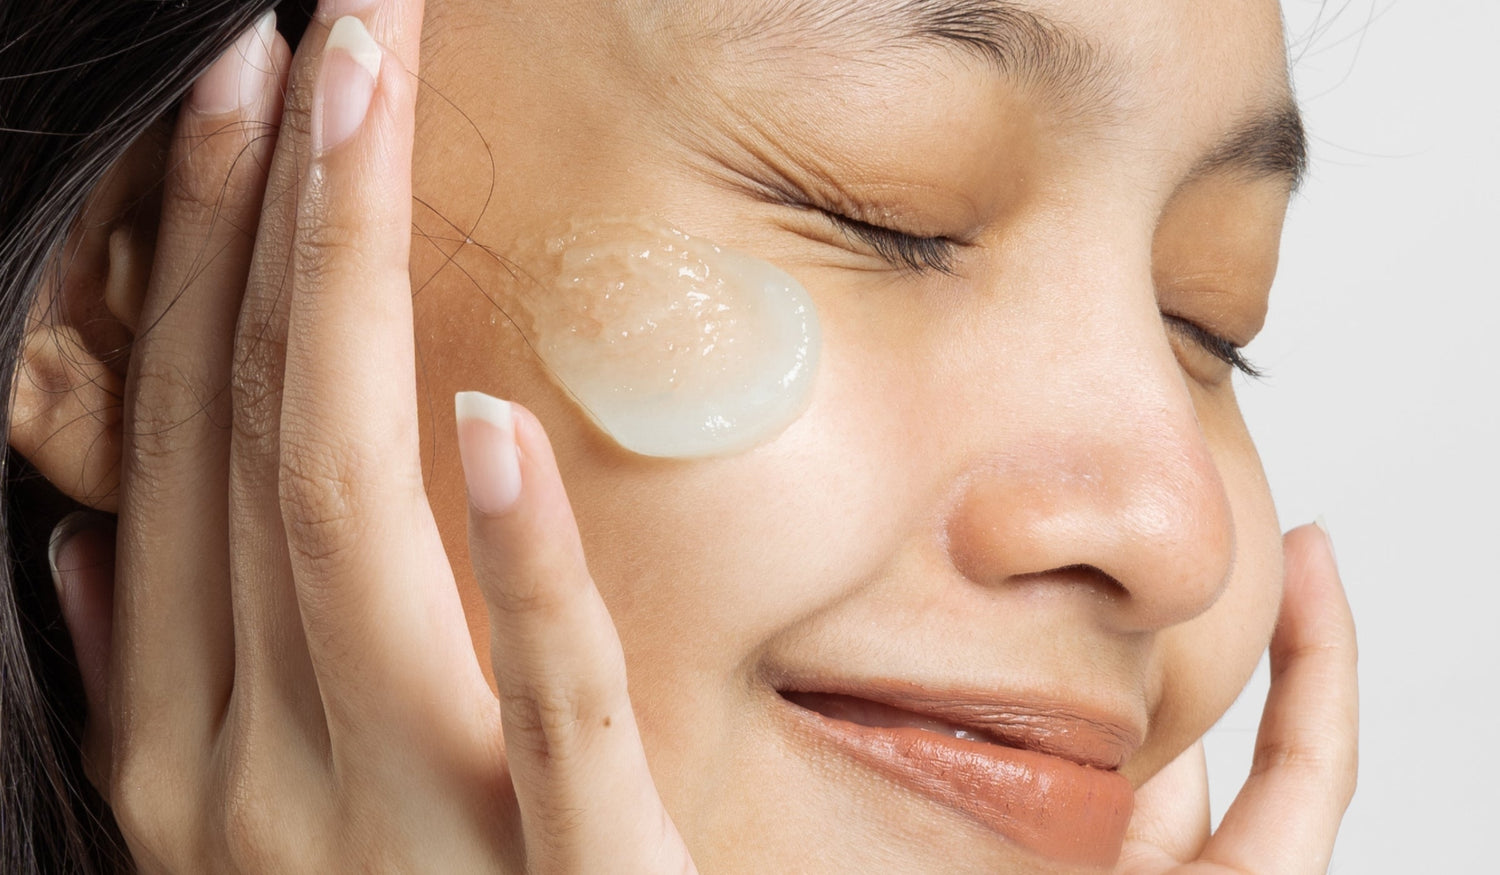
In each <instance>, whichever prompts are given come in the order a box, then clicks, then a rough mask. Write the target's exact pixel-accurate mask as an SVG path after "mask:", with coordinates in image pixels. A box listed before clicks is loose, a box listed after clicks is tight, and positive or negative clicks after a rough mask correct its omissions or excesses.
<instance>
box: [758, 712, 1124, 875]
mask: <svg viewBox="0 0 1500 875" xmlns="http://www.w3.org/2000/svg"><path fill="white" fill-rule="evenodd" d="M781 695H782V698H784V699H785V700H786V701H787V702H788V703H790V704H791V705H793V706H794V708H793V713H794V714H796V715H797V716H798V717H799V719H801V721H802V722H803V724H804V725H805V727H806V728H807V729H808V730H810V731H811V732H812V733H813V734H814V735H815V736H818V737H820V738H821V740H822V741H824V742H828V743H832V745H833V746H834V747H835V748H836V749H837V750H838V751H839V752H840V753H841V754H843V755H845V756H848V757H850V758H852V759H854V760H855V761H857V762H859V763H861V764H862V765H864V766H865V767H867V768H869V769H871V770H873V771H875V772H877V773H879V774H881V775H882V776H884V777H885V778H887V779H889V780H893V781H895V782H896V783H898V784H900V785H902V786H904V787H906V788H908V789H910V790H912V791H914V792H916V793H917V794H919V795H922V796H925V797H926V798H928V799H930V800H932V801H934V802H937V803H939V804H941V805H943V806H945V807H947V808H950V809H953V810H955V811H958V812H960V813H962V814H964V815H966V816H967V817H969V818H970V819H972V820H974V821H976V822H978V823H979V824H981V825H982V826H985V827H987V828H989V829H991V830H993V831H994V832H996V833H998V834H1000V835H1001V836H1003V837H1005V838H1006V839H1007V840H1009V841H1011V842H1014V843H1015V844H1016V845H1018V846H1020V847H1023V848H1025V849H1027V850H1029V851H1031V852H1033V853H1036V854H1039V855H1041V856H1043V857H1046V858H1049V859H1051V860H1054V861H1057V862H1061V863H1068V864H1074V865H1089V866H1109V865H1112V864H1113V863H1114V862H1115V860H1116V859H1117V858H1118V857H1119V853H1120V848H1121V846H1122V844H1123V843H1124V840H1125V829H1126V826H1127V825H1128V824H1129V821H1130V814H1131V810H1132V808H1133V806H1134V799H1135V793H1134V790H1133V789H1132V788H1131V785H1130V782H1129V781H1128V780H1126V779H1125V778H1124V777H1123V776H1122V775H1120V773H1119V772H1118V771H1116V768H1117V767H1118V766H1119V765H1120V764H1121V763H1122V762H1123V761H1124V760H1125V758H1126V757H1127V756H1128V755H1129V753H1130V752H1131V751H1132V750H1133V749H1134V747H1135V746H1136V745H1135V743H1134V741H1133V740H1132V735H1131V733H1130V732H1129V731H1128V730H1125V729H1123V728H1122V727H1119V726H1117V725H1114V724H1112V723H1108V722H1104V721H1095V720H1089V719H1084V718H1080V717H1075V716H1072V715H1066V714H1061V713H1058V712H1057V711H1055V710H1050V709H1038V708H1030V707H1018V706H1008V707H997V706H994V705H985V704H981V703H977V702H964V701H951V700H950V701H946V702H939V701H934V700H931V699H928V698H927V697H925V696H923V697H921V701H897V702H891V701H889V699H891V698H899V697H895V696H891V697H887V699H888V701H883V702H882V701H875V700H873V699H867V698H863V697H860V696H855V695H846V694H842V693H823V692H793V691H783V692H782V694H781ZM904 706H905V707H904Z"/></svg>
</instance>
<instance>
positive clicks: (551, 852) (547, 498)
mask: <svg viewBox="0 0 1500 875" xmlns="http://www.w3.org/2000/svg"><path fill="white" fill-rule="evenodd" d="M456 406H457V414H458V432H459V452H460V456H461V458H462V461H463V467H464V476H465V479H466V480H467V482H468V489H469V505H470V514H469V552H470V556H471V559H472V562H473V565H474V571H475V574H476V576H477V578H478V580H479V582H480V586H481V588H483V590H484V593H485V597H486V600H487V603H488V606H489V614H490V629H491V634H492V642H491V654H492V659H493V661H494V669H495V680H496V683H497V685H498V688H499V692H500V710H501V722H502V725H503V727H504V733H505V751H506V757H507V760H508V762H509V765H510V769H511V778H512V781H513V782H514V784H515V788H516V795H517V797H518V799H519V801H520V804H521V823H522V828H523V830H524V833H525V837H526V841H525V846H526V855H527V859H528V864H529V865H528V871H533V872H642V873H645V872H651V873H660V872H687V871H692V869H693V867H692V862H691V860H690V858H689V856H688V852H687V849H686V847H685V846H684V845H683V843H682V839H681V838H680V836H679V835H678V833H677V830H676V827H674V826H673V824H672V821H671V819H670V818H669V817H668V816H667V813H666V811H665V809H664V808H663V807H662V803H661V799H660V797H659V796H658V794H657V791H656V785H655V783H654V782H653V781H652V779H651V773H650V770H649V768H648V767H647V763H646V754H645V750H644V748H643V747H642V745H641V737H640V732H639V730H638V729H637V726H636V722H635V715H634V712H633V710H632V709H631V705H630V697H629V694H628V690H627V686H626V680H625V659H624V654H623V652H622V650H621V647H620V639H619V636H618V635H617V634H616V632H615V628H614V624H613V622H611V620H610V617H609V612H608V610H607V609H606V608H605V605H604V601H603V599H601V598H600V596H599V592H598V590H597V588H595V586H594V583H593V580H592V579H591V578H590V577H589V573H588V568H587V567H586V566H585V563H584V558H583V548H582V545H581V543H580V541H579V536H578V527H577V524H576V523H575V521H574V519H573V512H572V509H571V507H570V506H569V504H568V499H567V496H566V494H564V492H563V486H562V481H561V479H560V477H559V475H558V473H557V466H556V461H555V460H554V458H553V456H552V449H551V447H550V445H549V444H548V442H547V437H546V435H545V433H544V432H543V430H542V427H541V424H540V423H538V422H537V421H536V419H535V417H533V416H532V415H531V414H530V413H528V412H526V411H525V410H523V409H521V408H520V407H517V406H515V405H512V404H508V403H506V402H504V401H500V400H498V399H495V398H491V397H490V396H488V395H481V394H478V393H462V394H460V395H459V396H458V399H457V405H456Z"/></svg>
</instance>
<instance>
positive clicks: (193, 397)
mask: <svg viewBox="0 0 1500 875" xmlns="http://www.w3.org/2000/svg"><path fill="white" fill-rule="evenodd" d="M276 39H277V37H276V31H275V18H274V16H272V15H269V14H268V15H267V16H265V17H263V18H261V19H260V20H259V21H258V22H257V24H256V25H255V26H254V27H252V28H251V29H249V30H248V31H247V32H246V33H245V34H243V35H242V36H241V37H240V39H239V40H238V41H237V42H236V43H235V44H234V45H233V46H232V47H231V48H230V49H229V50H228V51H227V52H226V53H225V54H224V55H223V56H222V57H221V58H220V59H219V60H218V61H217V62H216V63H215V64H214V65H213V67H212V68H210V70H209V71H208V72H207V73H206V74H205V75H204V76H203V77H202V79H201V80H200V82H199V83H198V84H197V85H196V86H195V88H194V91H193V93H192V94H191V95H190V97H189V98H188V100H187V101H186V102H185V104H184V106H183V109H182V113H181V116H180V119H179V121H178V129H177V135H176V138H175V140H174V143H173V146H172V155H171V166H170V169H169V171H168V176H167V179H166V185H165V192H164V200H163V206H162V224H161V232H160V235H159V237H158V240H157V248H156V256H155V260H154V267H153V269H152V277H151V281H150V283H149V286H148V289H147V293H146V296H145V299H144V301H143V302H142V312H141V316H140V322H139V325H138V332H137V338H136V341H135V345H134V350H133V354H132V360H131V367H130V373H129V376H128V379H127V384H126V393H125V422H124V429H123V432H124V455H123V466H122V486H123V489H122V495H121V505H120V509H121V517H120V531H119V543H120V553H119V562H120V566H121V570H122V574H121V580H122V582H123V583H122V586H121V588H120V591H119V592H118V593H117V607H118V611H119V614H118V618H117V621H116V624H115V629H116V630H117V633H118V634H117V635H116V636H115V637H116V640H117V645H116V646H117V651H116V653H117V663H118V665H117V668H118V670H119V674H118V677H119V679H120V683H121V685H122V688H121V690H120V695H119V697H118V698H117V699H116V702H117V704H119V705H120V706H121V707H128V708H129V709H130V711H131V713H132V714H133V715H135V716H134V718H133V719H132V721H131V729H130V731H132V732H135V731H137V730H139V731H140V732H141V733H142V735H141V737H150V738H153V739H158V740H160V741H162V742H163V743H168V744H170V743H173V742H181V741H184V740H185V739H182V738H181V737H180V736H174V735H173V734H172V733H170V732H157V731H155V730H156V728H159V727H163V726H169V725H170V726H173V727H175V728H181V727H183V726H185V725H194V726H196V727H198V728H199V729H206V728H207V727H208V726H210V725H212V723H213V720H214V719H215V716H216V714H215V712H216V711H217V710H218V709H219V708H221V707H222V704H223V701H224V698H225V694H226V692H227V689H228V687H229V684H230V683H231V682H232V677H233V662H232V655H233V646H232V637H231V628H232V619H231V614H230V601H229V590H228V579H227V575H226V574H225V572H224V566H225V560H226V552H227V544H226V542H225V534H224V533H225V530H226V527H227V521H226V518H225V517H226V495H225V489H226V483H225V474H224V472H225V467H226V460H227V450H228V430H227V426H228V422H229V416H228V411H229V399H228V395H227V392H226V388H227V386H228V382H229V367H230V350H231V342H232V338H233V328H234V322H235V318H236V313H237V311H238V309H239V303H240V297H241V294H242V292H243V289H244V286H245V279H246V276H247V273H248V265H249V262H250V253H251V250H252V248H253V245H254V228H255V224H256V218H257V215H258V213H259V210H260V203H261V198H262V195H263V193H264V188H265V180H266V171H265V167H266V164H267V162H268V160H269V157H270V154H271V149H272V146H273V144H274V141H275V136H274V133H275V126H276V124H277V122H278V119H279V116H280V109H281V99H280V88H279V78H280V77H279V74H278V72H277V67H276V56H277V49H276V46H277V43H276ZM283 50H284V49H283ZM184 720H186V721H187V723H184Z"/></svg>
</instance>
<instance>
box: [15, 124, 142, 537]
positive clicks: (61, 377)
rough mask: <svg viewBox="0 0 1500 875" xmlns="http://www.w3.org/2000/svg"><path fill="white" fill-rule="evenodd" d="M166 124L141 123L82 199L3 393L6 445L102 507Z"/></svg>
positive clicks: (110, 490) (115, 465)
mask: <svg viewBox="0 0 1500 875" xmlns="http://www.w3.org/2000/svg"><path fill="white" fill-rule="evenodd" d="M170 131H171V121H170V119H164V120H162V121H161V122H158V123H157V124H156V125H155V126H153V127H152V128H151V129H150V130H148V131H147V132H146V133H145V134H144V135H142V136H141V138H140V139H139V140H137V141H136V142H135V144H134V145H132V146H131V147H130V148H129V149H128V150H127V151H126V152H125V153H124V154H123V155H122V156H121V157H120V158H119V160H117V161H116V162H115V164H114V165H113V166H112V167H111V168H110V170H109V171H108V172H107V173H106V174H105V176H104V179H103V180H102V181H101V182H100V183H99V185H98V187H96V188H95V190H94V192H93V193H92V194H91V195H90V196H89V200H88V203H87V204H86V205H85V207H84V211H83V214H82V216H81V217H80V218H79V220H78V221H77V222H76V223H75V225H74V227H73V230H72V232H70V233H69V235H68V239H67V242H66V244H65V245H64V246H63V249H62V251H61V252H59V253H58V254H57V257H56V259H55V261H54V264H55V267H54V269H53V270H52V271H50V272H49V274H48V276H47V279H46V280H44V281H43V286H42V287H41V288H40V289H38V290H37V295H36V297H35V298H34V300H33V302H32V305H31V310H30V313H29V315H28V318H27V327H26V341H25V346H24V348H23V351H22V354H21V362H20V364H19V367H18V369H17V373H16V378H15V384H14V390H13V393H12V400H11V405H12V406H11V419H10V422H11V425H10V445H11V447H12V448H13V449H14V450H15V451H16V452H18V453H20V454H21V455H22V456H24V457H25V458H26V460H27V461H28V462H30V463H31V465H32V466H33V467H34V468H36V469H37V471H39V472H40V473H41V474H42V476H44V477H46V478H47V480H48V481H49V482H50V483H51V484H52V485H53V486H55V487H56V488H57V489H58V490H59V491H61V492H62V493H64V494H65V495H67V496H68V497H70V498H72V499H73V500H75V501H77V502H79V503H81V504H84V505H87V506H89V507H92V508H95V509H97V510H102V511H107V512H110V513H113V512H114V511H115V510H116V506H117V500H118V495H117V493H118V487H119V476H120V447H121V411H122V407H121V399H122V397H123V394H124V386H125V370H126V367H127V365H128V364H129V361H130V346H131V341H132V339H133V337H134V336H135V329H136V319H137V317H138V316H139V315H140V311H141V303H142V301H143V300H144V299H145V295H146V286H147V284H148V283H149V281H150V277H151V264H152V260H153V258H154V256H155V251H156V231H157V226H158V223H159V220H160V215H161V187H160V183H161V180H162V177H163V173H164V169H165V167H166V153H167V149H168V145H169V137H170Z"/></svg>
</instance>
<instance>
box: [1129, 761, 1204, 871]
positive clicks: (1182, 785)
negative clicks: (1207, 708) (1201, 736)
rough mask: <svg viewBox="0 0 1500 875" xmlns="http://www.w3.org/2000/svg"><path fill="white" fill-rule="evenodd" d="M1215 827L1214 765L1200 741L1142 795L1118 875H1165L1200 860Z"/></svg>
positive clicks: (1144, 787)
mask: <svg viewBox="0 0 1500 875" xmlns="http://www.w3.org/2000/svg"><path fill="white" fill-rule="evenodd" d="M1209 826H1210V820H1209V810H1208V763H1207V761H1206V760H1205V759H1204V753H1203V742H1202V740H1199V741H1198V742H1196V743H1194V744H1193V745H1192V746H1190V747H1189V748H1188V749H1187V750H1185V751H1183V752H1182V753H1181V754H1179V755H1178V756H1177V758H1176V759H1174V760H1172V762H1170V763H1168V764H1167V766H1166V768H1164V769H1162V770H1161V771H1160V772H1157V773H1156V774H1155V775H1154V776H1152V778H1151V780H1149V781H1147V782H1146V783H1145V784H1142V785H1141V788H1140V789H1139V790H1137V791H1136V793H1135V811H1134V813H1132V814H1131V818H1130V829H1129V831H1128V832H1127V833H1126V836H1125V847H1124V849H1123V851H1122V852H1121V855H1120V866H1119V868H1118V871H1120V872H1122V873H1133V872H1159V871H1161V870H1162V869H1163V868H1167V867H1169V866H1170V865H1171V864H1176V863H1181V862H1185V861H1187V860H1191V859H1194V858H1195V857H1197V856H1198V854H1199V853H1200V852H1201V851H1202V850H1203V845H1204V843H1205V842H1207V841H1208V833H1209Z"/></svg>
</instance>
